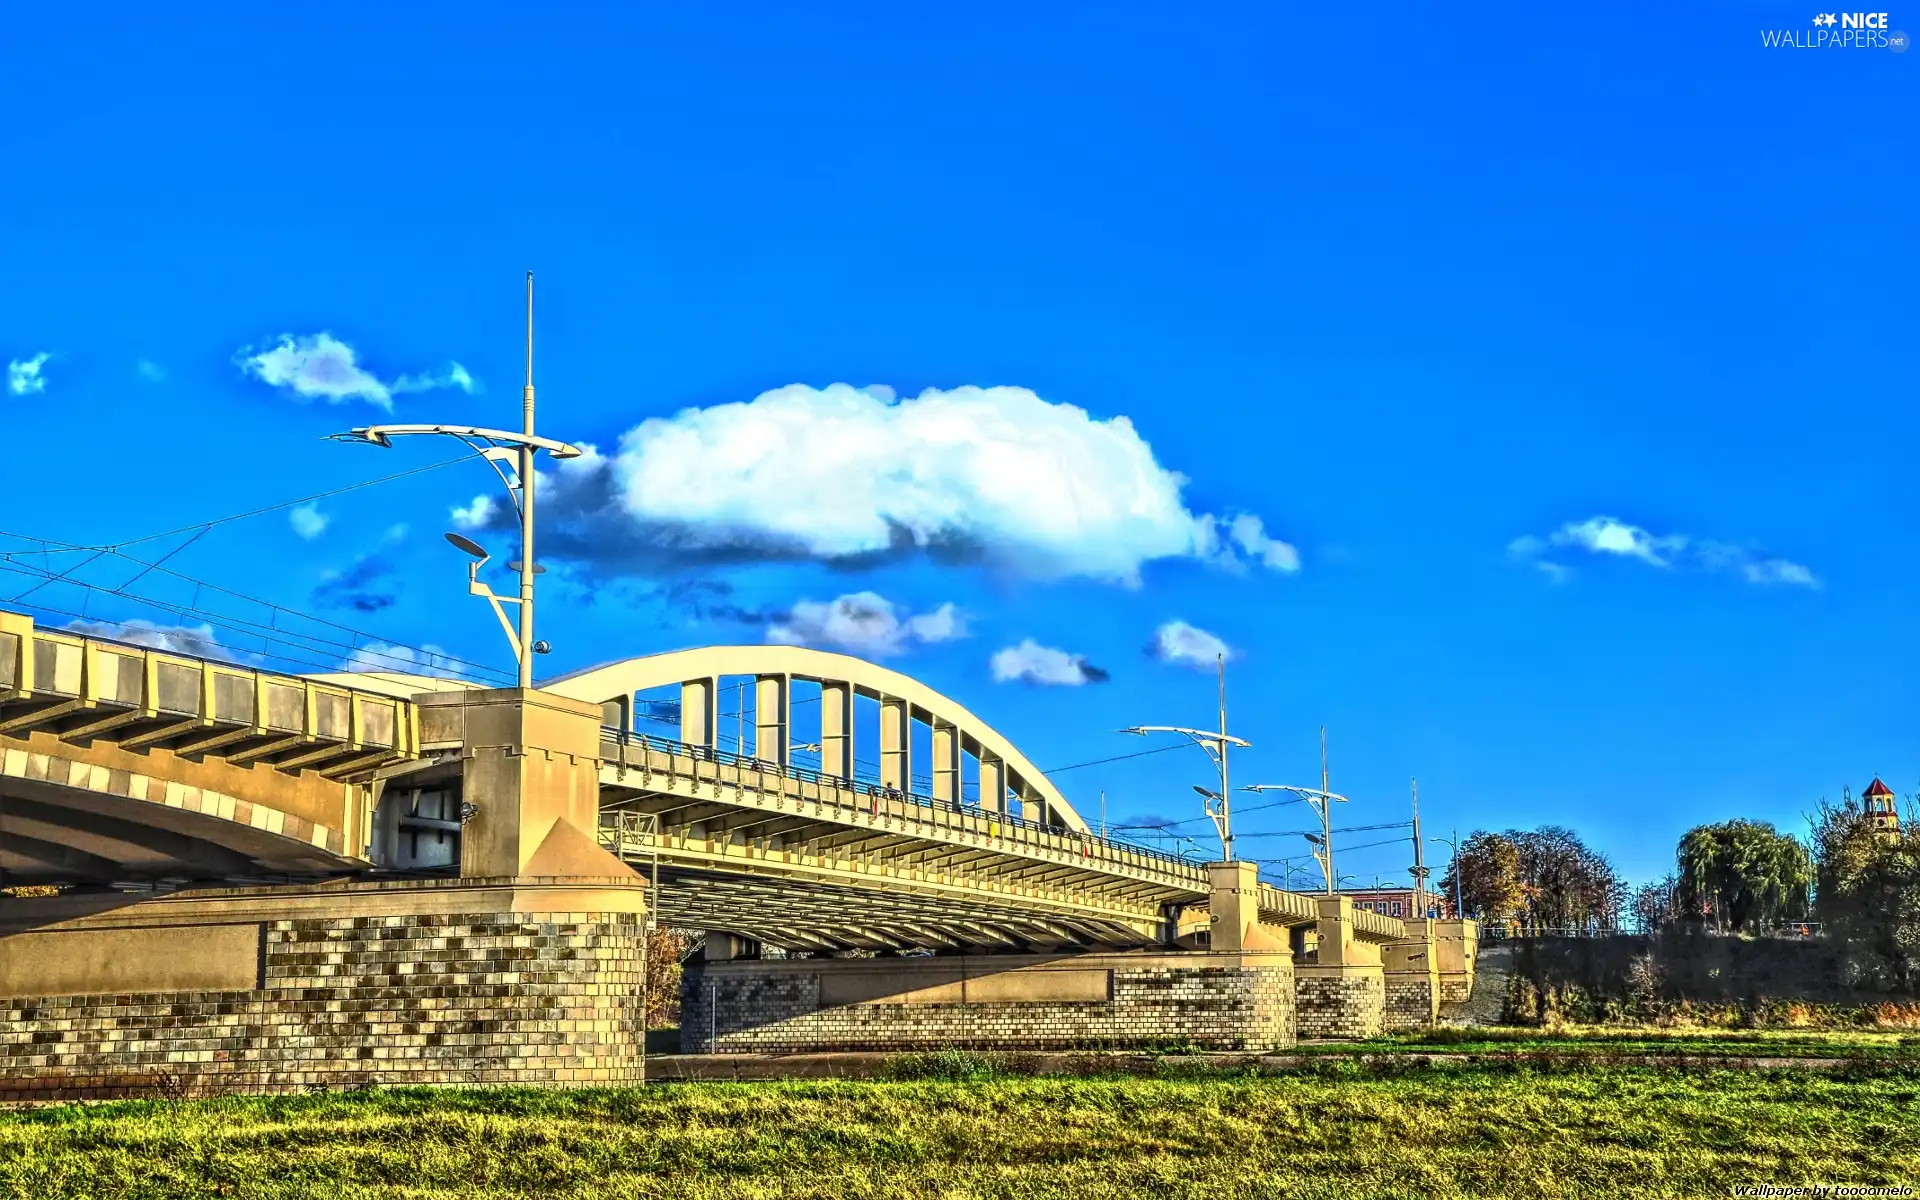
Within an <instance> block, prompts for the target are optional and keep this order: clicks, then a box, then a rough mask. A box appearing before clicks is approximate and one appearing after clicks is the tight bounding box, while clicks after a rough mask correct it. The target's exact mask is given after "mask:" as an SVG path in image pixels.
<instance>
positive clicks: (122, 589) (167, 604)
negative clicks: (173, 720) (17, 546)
mask: <svg viewBox="0 0 1920 1200" xmlns="http://www.w3.org/2000/svg"><path fill="white" fill-rule="evenodd" d="M196 536H197V535H196ZM0 537H19V538H24V535H21V534H12V533H5V532H0ZM35 540H44V539H35ZM52 544H53V545H56V546H59V545H64V543H59V542H54V543H52ZM181 548H184V547H181ZM101 553H102V554H111V555H113V556H114V557H117V558H121V559H125V560H126V561H127V562H130V563H133V564H134V565H136V566H140V567H143V568H145V570H143V571H142V572H141V573H140V574H141V575H145V574H147V573H148V572H149V571H157V572H159V573H160V574H163V575H167V576H170V577H172V578H175V579H178V580H180V581H181V582H183V583H190V584H192V585H194V587H195V589H196V596H197V595H198V592H199V591H200V590H205V591H211V592H217V593H219V594H221V595H224V596H230V597H232V598H234V599H235V600H239V601H242V602H244V603H247V604H256V605H259V606H260V607H261V608H264V609H267V610H268V612H269V614H273V615H278V614H285V615H286V616H289V617H295V618H298V619H300V620H302V621H311V622H313V623H314V624H316V625H321V626H325V627H327V628H329V629H332V630H336V631H338V632H339V633H342V634H346V635H349V637H350V638H351V639H352V640H349V641H345V642H341V641H333V640H329V639H327V638H323V637H319V636H317V635H314V634H305V633H299V632H296V631H293V630H287V629H283V628H281V627H279V626H277V625H275V624H272V623H271V622H269V623H268V624H266V625H262V624H261V623H260V622H257V621H249V620H247V619H246V618H245V617H239V616H234V615H232V614H229V613H220V612H215V611H214V610H211V609H205V608H201V607H200V606H199V605H198V604H197V603H196V604H180V603H179V602H177V601H168V600H160V599H157V598H155V597H152V596H143V595H140V594H138V593H135V592H130V591H127V590H126V585H124V584H123V585H121V586H119V587H110V586H107V585H104V584H97V583H88V582H85V581H84V580H78V579H71V578H68V577H67V576H69V575H71V574H72V571H68V572H63V573H62V574H61V575H59V576H55V577H48V572H47V571H46V569H45V568H38V567H32V566H27V565H24V564H9V563H6V562H0V571H9V572H13V573H16V574H23V575H27V576H30V577H35V578H40V579H41V581H42V584H41V585H44V584H47V583H54V582H62V583H66V584H69V585H71V586H74V587H80V588H86V589H88V590H90V591H96V592H100V593H103V594H105V595H109V596H115V597H117V598H119V599H122V600H127V601H130V602H132V603H135V604H145V605H149V606H151V607H153V608H157V609H159V610H161V611H163V612H169V613H172V614H173V615H175V616H179V617H187V618H197V619H199V620H202V621H206V622H207V623H209V624H213V625H219V626H221V627H222V628H228V629H234V630H235V632H241V633H248V634H251V635H253V636H258V637H271V638H274V639H278V640H283V641H284V638H286V637H293V638H299V639H303V640H304V641H306V642H317V643H321V644H324V645H329V646H334V647H337V648H342V649H345V650H347V651H348V652H349V653H353V652H358V651H363V650H365V649H366V648H365V647H363V646H362V645H360V641H359V640H360V639H365V640H367V641H370V642H375V643H380V644H384V645H387V646H390V647H393V648H396V649H405V650H411V651H413V652H414V653H415V654H417V655H420V656H422V657H423V658H425V659H427V660H431V661H432V662H433V663H435V664H444V665H445V666H446V667H449V668H452V667H458V668H464V669H463V670H454V671H453V672H452V673H453V674H456V675H471V676H481V677H493V678H499V679H505V678H508V677H509V673H508V672H505V671H502V670H500V669H499V668H496V667H489V666H486V665H485V664H483V663H474V662H469V661H467V660H465V659H461V658H458V657H456V656H454V655H451V654H446V653H444V652H441V651H433V650H429V649H427V648H426V647H424V646H411V645H407V644H405V643H402V642H397V641H394V640H393V639H391V638H387V637H383V636H381V635H380V634H376V633H371V632H368V631H367V630H364V629H356V628H354V627H352V626H350V625H343V624H341V623H340V622H338V621H332V620H329V619H327V618H325V617H319V616H315V615H313V614H312V613H306V612H302V611H300V610H299V609H296V608H290V607H288V606H287V605H284V604H279V603H276V602H275V601H272V600H263V599H261V598H260V597H258V596H250V595H247V594H246V593H244V592H237V591H234V590H233V589H232V588H227V587H222V586H220V585H219V584H217V583H212V582H209V581H207V580H204V579H199V578H196V577H194V576H192V575H188V574H186V573H184V572H181V571H176V570H174V569H172V568H170V567H166V566H162V565H161V563H162V562H164V561H165V559H166V558H167V557H169V556H170V555H163V556H162V557H161V558H160V559H159V560H156V561H154V562H147V561H146V560H144V559H140V558H136V557H134V556H133V555H130V554H123V553H120V552H119V551H116V550H104V551H101ZM4 557H9V558H10V557H13V556H11V555H8V556H4ZM95 557H99V556H98V555H96V556H95ZM91 561H93V560H92V559H88V560H87V562H91ZM85 565H87V564H86V563H85V562H83V563H81V564H80V566H85ZM78 569H79V568H77V567H76V568H74V570H78ZM136 578H138V576H136ZM41 585H37V586H41ZM37 586H36V587H35V588H28V589H27V590H26V591H25V592H22V593H21V594H20V595H17V596H15V597H13V598H12V602H14V603H20V602H22V599H23V597H24V596H26V595H28V594H30V593H31V592H33V591H35V590H37ZM236 626H248V627H251V628H244V629H240V628H236ZM285 644H290V645H291V644H294V643H292V642H286V643H285ZM306 648H307V649H310V650H311V649H312V647H306ZM369 653H370V654H371V656H372V657H376V658H382V659H385V660H387V661H389V662H393V663H396V664H406V665H412V666H418V665H420V664H419V662H418V661H416V660H414V659H409V658H406V657H404V656H396V655H388V654H381V653H379V652H369Z"/></svg>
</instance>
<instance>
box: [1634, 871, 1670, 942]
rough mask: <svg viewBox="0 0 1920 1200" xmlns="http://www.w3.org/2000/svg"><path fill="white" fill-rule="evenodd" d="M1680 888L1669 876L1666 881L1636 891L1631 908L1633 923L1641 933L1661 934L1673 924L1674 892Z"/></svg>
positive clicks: (1644, 886)
mask: <svg viewBox="0 0 1920 1200" xmlns="http://www.w3.org/2000/svg"><path fill="white" fill-rule="evenodd" d="M1679 886H1680V885H1679V881H1678V880H1677V879H1675V878H1674V877H1673V876H1672V875H1668V876H1667V877H1666V878H1665V879H1659V880H1655V881H1654V882H1652V883H1648V884H1642V885H1641V886H1640V887H1639V888H1637V889H1636V890H1635V891H1634V893H1633V902H1632V904H1631V906H1630V907H1631V910H1632V913H1633V923H1634V924H1635V925H1636V926H1638V927H1639V930H1640V932H1641V933H1645V934H1655V933H1659V932H1660V931H1661V930H1662V929H1665V928H1666V927H1667V926H1669V925H1671V924H1673V921H1674V916H1675V913H1674V892H1675V890H1676V889H1677V888H1678V887H1679Z"/></svg>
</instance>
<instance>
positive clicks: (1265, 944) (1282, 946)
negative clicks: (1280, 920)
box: [1241, 921, 1293, 950]
mask: <svg viewBox="0 0 1920 1200" xmlns="http://www.w3.org/2000/svg"><path fill="white" fill-rule="evenodd" d="M1241 945H1242V948H1243V949H1246V950H1291V949H1292V948H1293V947H1292V946H1291V945H1290V944H1289V942H1288V940H1287V936H1286V935H1285V934H1284V933H1275V932H1274V931H1273V929H1272V928H1271V927H1270V926H1267V925H1265V924H1263V923H1261V922H1259V921H1255V922H1253V923H1252V924H1250V925H1248V926H1247V932H1246V934H1245V936H1244V937H1242V938H1241Z"/></svg>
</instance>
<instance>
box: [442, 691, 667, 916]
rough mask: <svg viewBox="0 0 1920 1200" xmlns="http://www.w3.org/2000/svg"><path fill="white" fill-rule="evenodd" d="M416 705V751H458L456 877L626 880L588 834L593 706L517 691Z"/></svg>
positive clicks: (596, 723)
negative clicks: (460, 816) (466, 815)
mask: <svg viewBox="0 0 1920 1200" xmlns="http://www.w3.org/2000/svg"><path fill="white" fill-rule="evenodd" d="M416 703H417V704H418V705H419V709H420V729H421V735H420V741H421V745H422V747H423V748H438V747H445V748H448V749H453V748H458V750H459V753H460V758H461V777H460V798H461V801H462V803H463V804H465V805H471V806H472V810H471V811H472V816H471V818H470V819H468V820H466V821H465V824H464V826H463V828H462V829H461V838H460V874H461V876H462V878H467V879H503V878H545V877H554V878H563V877H593V878H601V879H622V878H636V876H635V875H634V872H633V871H632V869H631V868H629V867H628V866H627V865H626V864H625V863H623V862H621V861H620V860H619V859H618V858H615V857H614V856H613V855H611V854H609V853H607V851H605V850H604V849H602V848H601V847H600V845H599V842H598V840H597V833H598V829H599V824H600V706H599V705H597V704H589V703H586V702H584V701H580V700H569V699H566V698H565V697H562V696H555V695H552V694H550V693H547V692H541V691H534V690H523V689H520V688H500V689H495V690H489V691H472V692H448V693H441V694H437V695H431V696H422V697H420V698H419V700H418V701H417V702H416Z"/></svg>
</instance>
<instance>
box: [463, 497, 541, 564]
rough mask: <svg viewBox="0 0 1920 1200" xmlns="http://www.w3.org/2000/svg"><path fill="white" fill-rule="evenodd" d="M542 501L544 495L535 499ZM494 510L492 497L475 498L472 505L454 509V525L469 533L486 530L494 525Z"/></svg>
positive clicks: (536, 547) (537, 514)
mask: <svg viewBox="0 0 1920 1200" xmlns="http://www.w3.org/2000/svg"><path fill="white" fill-rule="evenodd" d="M542 499H545V495H544V493H543V494H541V495H539V496H536V497H535V500H536V501H538V500H542ZM494 509H495V504H494V499H493V497H492V496H475V497H474V498H473V503H472V504H463V505H459V506H457V507H455V508H454V509H453V523H454V524H455V525H456V526H458V527H459V528H461V529H465V530H469V531H471V530H476V529H485V528H486V527H487V526H488V525H490V524H492V523H493V516H494ZM533 515H534V516H536V517H538V516H539V515H540V514H539V513H537V512H536V513H534V514H533ZM534 549H536V550H537V549H539V547H538V546H535V547H534Z"/></svg>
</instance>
